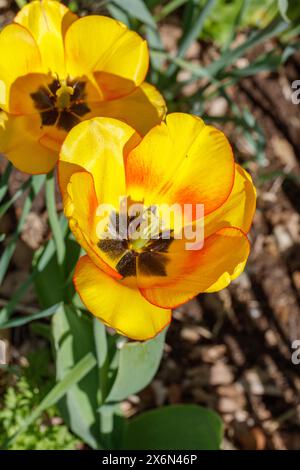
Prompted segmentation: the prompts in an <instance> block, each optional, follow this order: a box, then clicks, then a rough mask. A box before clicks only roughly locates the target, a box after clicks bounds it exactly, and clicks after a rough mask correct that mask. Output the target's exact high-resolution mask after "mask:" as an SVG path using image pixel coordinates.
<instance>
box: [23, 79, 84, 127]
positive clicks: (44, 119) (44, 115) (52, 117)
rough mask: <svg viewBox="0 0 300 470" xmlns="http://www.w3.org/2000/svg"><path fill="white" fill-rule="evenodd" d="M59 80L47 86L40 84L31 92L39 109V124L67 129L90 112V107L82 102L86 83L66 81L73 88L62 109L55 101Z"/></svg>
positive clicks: (59, 84) (59, 85) (59, 86)
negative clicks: (66, 104) (68, 99)
mask: <svg viewBox="0 0 300 470" xmlns="http://www.w3.org/2000/svg"><path fill="white" fill-rule="evenodd" d="M61 86H62V85H61V83H60V82H59V80H56V79H55V80H53V82H52V83H50V84H49V85H48V87H45V86H41V87H40V88H39V89H38V90H37V91H36V92H34V93H31V95H30V96H31V98H32V99H33V101H34V105H35V107H36V109H38V110H39V111H40V116H41V125H42V126H54V125H56V126H57V127H58V128H59V129H63V130H65V131H67V132H68V131H69V130H71V129H72V127H74V126H75V125H76V124H78V123H79V122H80V121H81V119H80V118H81V117H82V116H85V115H86V114H88V113H89V112H90V108H89V107H88V105H87V104H86V103H85V102H84V99H85V98H86V91H85V88H86V83H85V82H83V81H67V86H69V87H71V88H72V89H73V94H70V105H69V106H68V107H65V108H63V109H61V108H60V106H59V105H58V101H57V91H58V90H59V89H60V88H61Z"/></svg>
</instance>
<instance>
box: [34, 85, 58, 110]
mask: <svg viewBox="0 0 300 470" xmlns="http://www.w3.org/2000/svg"><path fill="white" fill-rule="evenodd" d="M30 96H31V98H32V99H33V101H34V105H35V107H36V108H37V109H39V110H43V109H51V108H53V106H54V105H55V100H54V99H53V97H52V96H51V95H49V92H48V90H47V89H46V88H44V87H41V88H39V90H38V91H36V92H35V93H31V95H30Z"/></svg>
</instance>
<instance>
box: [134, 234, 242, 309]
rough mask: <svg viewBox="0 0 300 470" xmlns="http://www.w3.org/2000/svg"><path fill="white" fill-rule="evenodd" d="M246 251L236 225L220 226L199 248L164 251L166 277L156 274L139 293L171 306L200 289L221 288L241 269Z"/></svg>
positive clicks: (156, 303)
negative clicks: (154, 280) (182, 250)
mask: <svg viewBox="0 0 300 470" xmlns="http://www.w3.org/2000/svg"><path fill="white" fill-rule="evenodd" d="M175 243H176V242H175ZM249 251H250V246H249V242H248V239H247V237H246V236H245V234H244V233H243V232H242V231H241V230H240V229H238V228H233V227H230V228H223V229H221V230H219V231H218V232H216V233H214V234H212V235H210V236H209V237H208V238H206V239H205V241H204V246H203V248H202V249H201V250H198V251H190V252H189V251H187V252H185V253H184V252H181V253H180V251H179V252H176V250H174V253H173V254H172V253H170V254H166V256H169V266H170V268H169V269H170V271H169V273H167V277H166V278H165V280H164V278H160V279H158V278H157V279H156V286H155V285H153V287H152V288H150V287H149V288H145V287H144V288H141V293H142V294H143V296H144V297H145V298H146V299H147V300H148V301H149V302H151V303H153V304H154V305H157V306H160V307H164V308H167V307H168V308H173V307H175V306H177V305H180V304H182V303H184V302H186V301H187V300H190V299H191V298H193V297H194V296H195V295H197V294H199V293H201V292H214V291H217V290H221V289H224V288H225V287H227V285H228V284H229V283H230V282H231V281H232V280H233V279H235V278H236V277H237V276H239V275H240V274H241V272H242V271H243V269H244V267H245V264H246V261H247V258H248V256H249ZM167 267H168V264H167Z"/></svg>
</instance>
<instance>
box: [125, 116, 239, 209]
mask: <svg viewBox="0 0 300 470" xmlns="http://www.w3.org/2000/svg"><path fill="white" fill-rule="evenodd" d="M126 177H127V182H128V192H129V194H130V195H131V197H132V199H134V200H136V201H144V203H145V204H146V205H147V204H149V205H150V204H162V203H166V204H175V203H176V204H180V205H183V204H194V205H195V204H196V203H197V204H203V205H204V211H205V214H209V213H210V212H212V211H214V210H216V209H217V208H218V207H219V206H220V205H221V204H223V203H224V201H225V200H226V199H227V197H228V195H229V194H230V191H231V188H232V185H233V180H234V160H233V155H232V150H231V147H230V144H229V142H228V140H227V139H226V137H225V136H224V134H223V133H222V132H221V131H219V130H217V129H215V128H213V127H211V126H206V125H205V124H204V122H203V121H202V120H201V119H200V118H197V117H196V116H190V115H188V114H183V113H173V114H169V115H168V116H167V118H166V124H165V123H162V124H160V125H159V126H156V127H154V128H153V129H152V130H151V131H150V132H149V133H148V134H147V135H146V136H145V138H144V139H143V140H142V142H141V143H140V145H138V146H137V147H136V148H135V149H134V150H133V151H132V152H131V153H130V155H129V156H128V158H127V163H126ZM194 209H195V206H194Z"/></svg>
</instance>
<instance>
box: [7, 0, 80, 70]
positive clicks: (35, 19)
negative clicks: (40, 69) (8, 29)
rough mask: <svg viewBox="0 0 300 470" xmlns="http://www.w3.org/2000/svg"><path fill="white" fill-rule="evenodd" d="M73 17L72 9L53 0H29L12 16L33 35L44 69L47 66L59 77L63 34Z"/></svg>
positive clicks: (63, 68)
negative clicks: (31, 0)
mask: <svg viewBox="0 0 300 470" xmlns="http://www.w3.org/2000/svg"><path fill="white" fill-rule="evenodd" d="M76 19H77V16H76V15H74V13H72V12H71V11H70V10H69V9H68V8H67V7H65V6H64V5H62V4H61V3H59V2H57V1H54V0H42V1H37V0H35V1H33V2H31V3H28V5H25V6H24V7H23V8H22V9H21V10H20V11H19V13H18V14H17V16H16V18H15V22H16V23H19V24H21V25H22V26H24V27H25V28H27V29H28V30H29V31H30V32H31V34H32V35H33V37H34V38H35V40H36V42H37V44H38V47H39V49H40V51H41V56H42V60H43V64H44V68H45V70H46V72H48V71H49V70H50V71H51V72H53V73H57V74H58V75H59V76H60V78H63V77H64V76H65V53H64V42H63V39H64V35H65V32H66V30H67V28H68V27H69V26H70V25H71V24H72V23H73V22H74V21H75V20H76Z"/></svg>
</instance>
